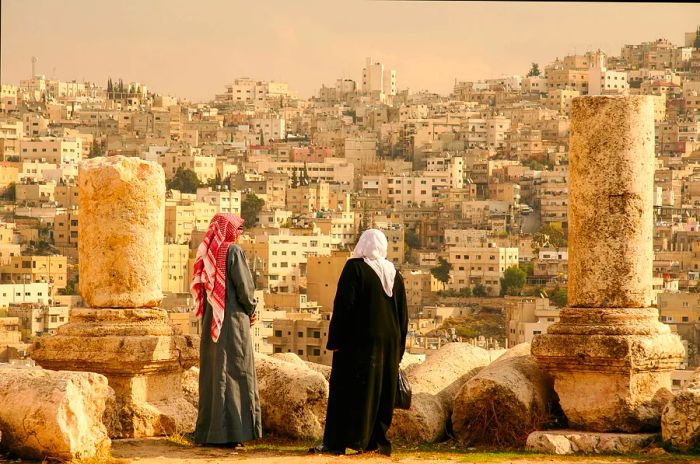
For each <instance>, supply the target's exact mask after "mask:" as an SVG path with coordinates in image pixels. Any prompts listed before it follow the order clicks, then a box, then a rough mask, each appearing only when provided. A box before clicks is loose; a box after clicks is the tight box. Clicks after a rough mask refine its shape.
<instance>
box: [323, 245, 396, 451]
mask: <svg viewBox="0 0 700 464" xmlns="http://www.w3.org/2000/svg"><path fill="white" fill-rule="evenodd" d="M392 293H393V296H392V297H389V296H387V294H386V293H385V292H384V289H383V287H382V283H381V280H380V279H379V276H377V274H376V273H375V272H374V270H373V269H372V268H371V267H370V266H369V265H367V264H366V263H365V262H364V260H363V259H361V258H353V259H350V260H348V262H347V263H346V264H345V267H344V269H343V272H342V274H341V276H340V280H339V281H338V291H337V292H336V296H335V301H334V303H333V316H332V318H331V323H330V329H329V334H328V344H327V348H328V349H329V350H334V351H335V352H334V353H333V368H332V370H331V377H330V396H329V398H328V412H327V415H326V428H325V432H324V436H323V444H324V445H325V447H327V448H329V449H331V450H339V451H342V450H344V449H345V448H351V449H355V450H372V449H376V448H377V447H379V448H380V449H384V450H387V449H389V450H390V447H391V444H390V442H389V440H388V439H387V437H386V432H387V430H388V429H389V426H390V425H391V418H392V415H393V410H394V398H395V395H396V382H397V378H398V369H399V362H400V361H401V357H402V356H403V352H404V347H405V343H406V331H407V328H408V313H407V308H406V290H405V288H404V283H403V278H402V277H401V275H400V274H399V273H398V272H397V273H396V278H395V280H394V287H393V291H392Z"/></svg>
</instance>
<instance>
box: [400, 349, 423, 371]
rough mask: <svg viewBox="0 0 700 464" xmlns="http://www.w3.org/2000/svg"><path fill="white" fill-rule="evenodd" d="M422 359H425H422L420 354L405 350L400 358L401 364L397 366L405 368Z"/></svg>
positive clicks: (418, 362)
mask: <svg viewBox="0 0 700 464" xmlns="http://www.w3.org/2000/svg"><path fill="white" fill-rule="evenodd" d="M423 361H425V359H423V357H422V356H419V355H417V354H411V353H409V352H405V353H404V354H403V358H401V364H399V368H401V369H403V370H406V369H407V368H408V367H409V366H413V365H417V364H420V363H422V362H423Z"/></svg>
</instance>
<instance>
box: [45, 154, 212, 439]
mask: <svg viewBox="0 0 700 464" xmlns="http://www.w3.org/2000/svg"><path fill="white" fill-rule="evenodd" d="M78 188H79V191H78V192H79V214H80V216H79V229H78V231H79V232H78V234H79V237H78V252H79V259H80V261H79V266H80V291H81V295H82V296H83V299H84V300H85V301H86V303H87V304H88V306H89V308H74V309H73V310H72V311H71V317H70V322H69V323H68V324H66V325H64V326H62V327H60V328H59V329H58V333H57V334H56V335H54V336H48V337H41V338H39V339H38V341H36V342H35V343H34V346H33V351H32V358H33V359H35V360H36V361H37V363H39V365H41V366H42V367H44V368H47V369H56V370H75V371H89V372H97V373H100V374H103V375H105V376H106V377H107V379H108V380H109V385H110V386H111V387H112V388H113V389H114V391H115V393H116V401H115V404H114V405H112V407H111V408H108V411H107V412H106V413H105V425H106V426H107V429H108V432H109V434H110V436H111V437H112V438H123V437H144V436H153V435H161V434H167V433H173V432H176V431H184V432H189V431H191V430H192V429H194V423H195V420H196V415H197V412H196V410H195V409H194V407H193V406H192V405H190V404H189V403H188V402H187V401H185V399H184V397H183V396H182V389H181V377H182V372H183V370H184V369H188V368H190V367H191V366H192V365H194V364H195V363H196V362H197V359H198V346H199V342H198V340H195V339H193V338H192V337H190V336H189V335H182V334H181V333H180V332H179V329H177V328H175V327H173V326H172V325H170V323H169V322H168V316H167V313H166V312H165V311H163V310H161V309H158V308H157V306H158V304H160V302H161V300H162V291H161V273H162V263H163V257H162V254H163V251H162V249H163V248H162V247H163V245H162V243H163V229H164V217H165V216H164V211H165V176H164V174H163V169H162V168H161V167H160V166H159V165H157V164H155V163H150V162H147V161H143V160H141V159H139V158H127V157H124V156H114V157H107V158H94V159H91V160H87V161H84V162H83V163H81V165H80V170H79V174H78Z"/></svg>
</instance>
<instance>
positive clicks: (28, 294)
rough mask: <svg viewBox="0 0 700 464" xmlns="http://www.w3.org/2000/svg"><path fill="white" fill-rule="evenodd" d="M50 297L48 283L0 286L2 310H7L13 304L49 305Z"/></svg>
mask: <svg viewBox="0 0 700 464" xmlns="http://www.w3.org/2000/svg"><path fill="white" fill-rule="evenodd" d="M49 296H50V295H49V284H48V282H28V283H22V284H0V308H7V307H8V306H10V304H11V303H15V304H18V303H42V304H48V302H49Z"/></svg>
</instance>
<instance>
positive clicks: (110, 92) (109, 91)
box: [107, 77, 114, 100]
mask: <svg viewBox="0 0 700 464" xmlns="http://www.w3.org/2000/svg"><path fill="white" fill-rule="evenodd" d="M113 97H114V84H112V78H111V77H110V78H109V79H107V98H108V99H109V100H111V99H112V98H113Z"/></svg>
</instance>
